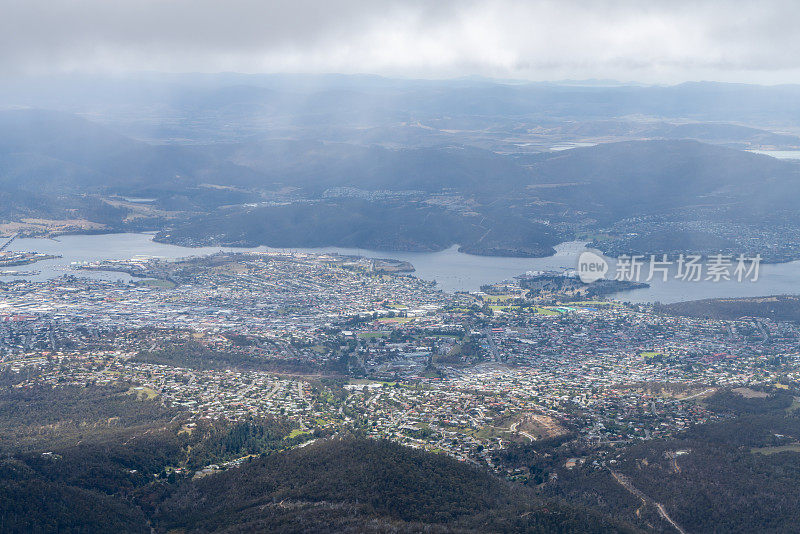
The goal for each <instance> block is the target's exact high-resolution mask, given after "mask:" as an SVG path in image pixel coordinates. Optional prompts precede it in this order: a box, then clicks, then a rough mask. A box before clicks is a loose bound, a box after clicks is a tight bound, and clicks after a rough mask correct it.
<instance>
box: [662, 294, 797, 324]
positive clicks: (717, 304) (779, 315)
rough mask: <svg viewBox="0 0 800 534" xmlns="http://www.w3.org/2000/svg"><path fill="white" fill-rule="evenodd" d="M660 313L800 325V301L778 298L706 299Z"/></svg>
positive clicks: (667, 307) (665, 307)
mask: <svg viewBox="0 0 800 534" xmlns="http://www.w3.org/2000/svg"><path fill="white" fill-rule="evenodd" d="M657 311H658V312H659V313H666V314H671V315H681V316H684V317H701V318H709V319H721V320H727V321H733V320H736V319H740V318H742V317H763V318H766V319H772V320H775V321H793V322H798V321H800V297H798V296H796V295H775V296H771V297H748V298H737V299H706V300H693V301H689V302H676V303H674V304H664V305H659V306H657Z"/></svg>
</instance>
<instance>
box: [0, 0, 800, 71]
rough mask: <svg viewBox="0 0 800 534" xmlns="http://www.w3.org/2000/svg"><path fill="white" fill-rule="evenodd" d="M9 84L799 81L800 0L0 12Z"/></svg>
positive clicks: (164, 3)
mask: <svg viewBox="0 0 800 534" xmlns="http://www.w3.org/2000/svg"><path fill="white" fill-rule="evenodd" d="M0 13H2V17H0V73H2V74H0V75H3V76H21V75H30V74H33V75H38V74H53V73H65V72H87V73H95V72H98V73H99V72H108V73H120V72H122V73H124V72H138V71H163V72H243V73H262V72H263V73H273V72H293V73H301V72H311V73H334V72H337V73H368V74H380V75H385V76H400V77H419V78H452V77H461V76H486V77H492V78H502V79H509V78H513V79H524V80H564V79H573V80H584V79H614V80H620V81H636V82H643V83H679V82H683V81H688V80H717V81H734V82H747V83H764V84H775V83H800V31H798V30H797V28H798V27H800V2H798V1H796V0H760V1H758V2H754V1H750V2H743V1H738V0H726V1H702V0H700V1H694V2H690V1H684V0H667V1H658V2H657V1H648V0H638V1H622V0H618V1H613V0H609V1H605V0H596V1H592V2H590V1H580V0H558V1H540V2H539V1H533V0H529V1H519V0H474V1H473V0H461V1H453V0H429V1H419V0H402V1H400V0H385V1H382V0H341V1H339V0H322V1H312V0H291V1H274V0H216V1H215V0H0Z"/></svg>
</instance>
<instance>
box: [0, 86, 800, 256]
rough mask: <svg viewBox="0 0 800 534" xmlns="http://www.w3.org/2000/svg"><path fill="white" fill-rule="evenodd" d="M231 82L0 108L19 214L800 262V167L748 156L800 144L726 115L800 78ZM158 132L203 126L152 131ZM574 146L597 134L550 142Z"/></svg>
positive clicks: (248, 235) (208, 229) (331, 237)
mask: <svg viewBox="0 0 800 534" xmlns="http://www.w3.org/2000/svg"><path fill="white" fill-rule="evenodd" d="M223 79H224V78H219V77H209V78H204V79H203V82H202V83H198V84H195V85H191V84H185V83H184V82H185V81H186V80H187V79H185V78H182V77H174V78H171V79H169V80H167V81H165V80H164V79H160V81H151V82H149V85H147V84H146V85H147V87H149V90H148V91H139V92H137V91H136V88H137V87H138V88H139V89H141V88H142V86H141V83H144V82H140V85H136V84H133V85H131V86H130V87H128V93H131V94H130V100H129V101H128V103H127V104H124V103H123V102H122V101H121V100H120V99H119V97H117V96H115V95H112V94H110V93H109V94H104V95H98V100H97V102H96V103H95V105H96V106H101V107H103V110H100V109H99V108H98V109H93V110H89V109H88V106H89V105H90V104H89V101H88V100H87V99H86V98H84V97H82V96H81V95H77V94H73V93H74V91H73V93H70V94H73V96H74V99H73V100H70V99H67V98H65V99H62V100H60V102H62V106H61V107H71V108H73V109H72V111H81V113H82V114H83V117H80V116H77V115H75V114H71V113H67V112H65V111H46V110H40V109H13V110H5V111H0V197H2V200H3V202H2V205H0V220H2V221H5V222H10V221H15V220H21V219H24V218H32V217H35V218H44V219H55V220H60V219H86V220H90V221H93V222H98V223H102V224H104V225H105V227H106V228H107V229H110V230H123V231H124V230H145V229H146V230H156V231H160V233H159V236H158V239H159V240H163V241H169V242H174V243H181V244H192V245H201V244H209V243H215V244H235V245H245V244H247V245H257V244H266V245H273V246H298V247H299V246H323V245H340V246H354V247H364V248H373V249H382V250H419V251H427V250H440V249H442V248H445V247H449V246H451V245H453V244H456V243H457V244H460V245H461V246H462V250H465V251H467V252H472V253H477V254H489V255H516V256H540V255H547V254H550V253H552V252H553V248H552V247H553V245H555V244H556V243H558V242H559V241H561V240H565V239H575V238H588V240H593V241H594V244H595V245H596V246H597V247H599V248H601V249H602V250H604V251H606V252H607V253H609V254H612V255H616V254H622V253H627V252H631V253H645V254H647V253H660V252H664V253H670V254H672V253H680V252H701V253H707V254H709V253H714V252H726V253H729V252H730V253H734V252H748V253H750V252H755V251H763V252H764V253H765V254H766V255H767V256H769V259H771V260H773V261H778V260H784V259H791V258H794V257H800V216H798V207H797V206H798V205H800V204H799V203H798V201H800V198H798V197H800V187H798V181H799V180H800V165H798V164H797V163H795V162H792V161H784V160H777V159H775V158H771V157H768V156H762V155H757V154H753V153H750V152H747V151H743V150H739V149H734V148H730V147H738V148H741V147H774V146H779V147H781V148H792V147H796V146H800V138H798V137H796V136H795V135H793V134H792V133H786V132H785V131H781V129H780V128H777V129H776V130H775V131H770V130H767V129H764V128H763V127H756V126H753V125H744V124H738V123H734V122H710V120H711V119H714V120H723V119H726V118H727V119H728V120H730V119H731V118H732V117H733V116H734V115H733V114H734V113H740V116H741V117H745V116H746V115H747V113H745V112H746V110H747V106H748V105H750V104H747V103H748V102H750V100H748V99H751V100H752V99H757V98H758V97H759V96H764V95H767V94H768V95H771V97H772V99H773V100H772V101H771V102H772V103H771V104H770V105H768V106H764V107H762V108H759V109H761V110H765V111H764V113H767V114H769V112H770V110H771V109H772V107H774V106H776V105H778V104H780V105H781V106H783V108H782V109H785V110H788V111H787V113H790V114H791V113H792V111H791V110H792V109H794V108H792V106H793V104H792V102H793V101H792V100H791V98H790V97H791V96H792V95H794V94H795V93H798V91H800V90H799V89H798V88H794V87H773V88H761V87H750V86H729V85H720V84H684V85H682V86H676V87H637V86H587V87H584V86H559V85H553V84H521V85H503V84H497V83H490V82H487V81H481V80H461V81H452V82H441V83H438V82H421V81H420V82H414V81H392V80H386V79H381V78H366V79H359V78H349V77H333V78H330V79H328V78H322V79H317V78H305V77H297V78H281V77H262V78H248V77H234V78H233V79H235V81H236V82H237V83H236V84H232V85H231V84H226V83H223V81H221V80H223ZM120 83H121V82H120ZM78 86H79V84H78V82H73V85H72V86H71V87H73V89H74V88H75V87H78ZM112 86H114V84H112V83H111V82H104V83H102V82H101V83H99V84H98V86H97V87H94V88H92V89H91V90H89V91H88V93H89V94H91V93H92V92H93V91H95V92H96V91H100V90H101V89H102V88H103V87H105V88H106V89H108V88H110V87H112ZM132 93H135V94H132ZM798 94H800V93H798ZM365 95H367V96H365ZM644 95H649V96H648V98H651V99H652V100H647V99H646V98H644ZM0 96H1V95H0ZM84 96H86V95H84ZM6 97H7V98H10V99H13V98H22V97H21V96H19V95H17V96H16V97H15V96H14V95H13V94H11V93H8V94H6ZM37 98H38V99H39V101H42V102H46V101H47V98H46V95H43V94H39V95H38V97H37ZM733 98H744V102H745V104H743V105H741V106H740V107H739V108H738V111H737V110H736V109H734V107H735V106H733V104H732V99H733ZM23 100H24V98H23ZM70 101H71V102H72V104H71V105H69V106H67V105H66V104H63V102H70ZM700 102H703V103H705V104H706V105H708V106H709V107H708V109H707V110H706V112H704V113H700V111H699V109H697V106H698V105H699V104H698V103H700ZM692 106H694V107H692ZM726 106H727V107H726ZM545 108H547V109H548V110H549V112H548V113H547V114H546V116H545V115H544V110H545ZM134 110H135V111H140V112H141V113H140V118H141V120H140V121H138V122H136V121H134V120H133V118H132V115H131V113H134ZM723 110H727V111H725V113H723ZM743 110H744V111H743ZM799 112H800V111H799ZM632 113H637V114H639V115H636V116H632V115H631V114H632ZM715 113H716V114H717V115H719V116H714V114H715ZM726 113H727V115H726ZM701 115H702V116H701ZM723 115H724V117H723ZM90 118H91V119H92V120H89V119H90ZM751 119H752V117H751ZM703 120H705V122H703ZM752 120H754V119H752ZM770 120H775V121H777V120H778V118H777V115H776V116H773V117H772V118H771V119H770ZM135 122H136V123H137V124H138V126H134V123H135ZM100 123H103V124H100ZM145 123H153V124H156V123H157V124H158V125H159V128H169V127H170V126H169V125H176V128H180V129H182V134H181V135H182V136H183V137H180V138H175V137H170V139H169V142H167V141H166V140H165V139H161V140H160V141H155V140H154V137H160V136H159V135H149V134H148V135H145V136H143V137H145V138H149V139H150V140H149V141H145V140H142V139H135V138H134V137H132V136H131V134H133V135H136V133H137V132H138V133H140V134H141V133H143V130H142V128H143V126H142V125H143V124H145ZM759 124H762V123H759ZM215 129H216V131H217V134H213V133H212V131H214V130H215ZM123 132H126V133H123ZM152 133H154V132H151V134H152ZM162 133H163V132H162ZM683 137H685V138H687V139H678V138H683ZM631 139H635V140H631ZM587 140H590V141H591V142H587ZM698 140H703V141H706V142H700V141H698ZM563 142H573V143H578V144H580V143H583V144H588V145H594V146H584V147H578V148H572V149H570V150H562V151H551V150H549V149H548V147H549V146H554V145H556V144H559V143H563ZM595 143H597V144H595ZM725 145H727V146H725ZM130 198H135V199H145V200H146V201H145V202H139V203H135V202H133V203H132V202H130V201H129V200H127V199H130ZM776 236H782V237H779V238H778V239H777V240H776Z"/></svg>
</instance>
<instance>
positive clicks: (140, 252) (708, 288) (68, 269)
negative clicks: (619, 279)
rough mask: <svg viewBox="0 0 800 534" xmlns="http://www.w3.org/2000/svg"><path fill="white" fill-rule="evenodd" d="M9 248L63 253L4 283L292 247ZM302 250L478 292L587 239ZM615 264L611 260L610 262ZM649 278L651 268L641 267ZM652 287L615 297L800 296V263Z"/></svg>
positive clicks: (72, 241) (145, 243)
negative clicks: (397, 264)
mask: <svg viewBox="0 0 800 534" xmlns="http://www.w3.org/2000/svg"><path fill="white" fill-rule="evenodd" d="M10 249H11V250H15V251H26V252H41V253H46V254H51V255H60V256H62V257H61V258H58V259H54V260H45V261H40V262H37V263H34V264H32V265H23V266H17V267H9V268H7V270H17V271H38V272H39V273H40V274H38V275H33V276H24V277H12V276H0V280H2V281H5V282H8V281H11V280H17V279H25V280H33V281H36V280H45V279H50V278H54V277H58V276H61V275H64V274H77V275H80V276H86V277H90V278H95V279H105V280H117V279H122V280H129V279H130V277H129V276H128V275H126V274H123V273H116V272H113V273H111V272H91V271H76V270H75V269H74V268H73V267H74V264H75V262H89V261H97V260H103V259H109V260H123V259H130V258H134V257H145V258H182V257H186V256H199V255H205V254H213V253H215V252H220V251H235V252H242V251H248V250H260V251H264V250H286V249H271V248H267V247H258V248H253V249H243V248H230V247H200V248H186V247H179V246H176V245H165V244H161V243H155V242H153V241H152V235H151V234H101V235H66V236H61V237H59V238H57V239H40V238H37V239H17V240H15V241H14V242H13V243H12V245H11V247H10ZM291 250H294V251H298V252H329V253H333V252H338V253H340V254H349V255H359V256H368V257H373V258H393V259H398V260H405V261H409V262H411V263H412V264H413V265H414V267H415V269H416V272H415V273H414V274H415V276H418V277H420V278H423V279H425V280H435V281H436V282H437V283H438V286H439V287H440V288H441V289H443V290H445V291H450V292H452V291H459V290H460V291H475V290H477V289H478V288H480V286H481V285H483V284H487V283H492V282H500V281H502V280H508V279H511V278H513V277H514V276H517V275H520V274H524V273H525V272H527V271H546V270H557V271H561V270H564V269H574V268H575V267H576V265H577V261H578V256H579V255H580V253H581V252H582V251H584V250H586V248H585V244H584V243H581V242H568V243H562V244H561V245H559V246H558V247H556V251H557V252H556V254H555V255H554V256H550V257H547V258H502V257H488V256H473V255H470V254H464V253H461V252H459V251H458V247H456V246H453V247H450V248H448V249H446V250H443V251H440V252H384V251H372V250H363V249H353V248H340V247H326V248H316V249H307V248H296V249H291ZM609 263H611V264H612V270H613V260H609ZM642 272H643V273H646V272H647V268H646V267H645V268H643V269H642ZM650 284H651V287H649V288H645V289H637V290H634V291H627V292H624V293H619V294H617V295H615V298H618V299H620V300H625V301H629V302H655V301H659V302H664V303H669V302H678V301H682V300H695V299H702V298H719V297H754V296H764V295H775V294H786V293H798V292H800V261H794V262H789V263H781V264H772V265H762V266H761V269H760V273H759V280H758V281H756V282H749V281H744V282H737V281H735V280H731V281H723V282H716V283H715V282H711V281H705V280H704V281H700V282H683V281H678V280H675V279H674V276H673V273H670V275H669V277H668V280H667V281H666V282H662V281H661V280H660V279H655V280H652V281H651V282H650Z"/></svg>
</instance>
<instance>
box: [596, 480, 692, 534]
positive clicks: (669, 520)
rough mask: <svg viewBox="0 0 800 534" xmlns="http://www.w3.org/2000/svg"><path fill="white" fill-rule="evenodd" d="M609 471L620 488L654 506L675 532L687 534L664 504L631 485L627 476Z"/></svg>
mask: <svg viewBox="0 0 800 534" xmlns="http://www.w3.org/2000/svg"><path fill="white" fill-rule="evenodd" d="M609 471H611V475H612V476H613V477H614V479H615V480H616V481H617V482H618V483H619V485H620V486H622V487H623V488H625V489H626V490H628V491H629V492H630V493H632V494H633V495H635V496H637V497H639V499H641V500H642V502H643V503H644V504H652V505H653V506H655V507H656V510H658V515H660V516H661V518H662V519H664V521H666V522H667V523H669V524H670V525H672V526H673V528H675V530H677V531H678V532H679V533H680V534H687V533H686V531H685V530H683V528H681V526H680V525H678V523H676V522H675V521H674V520H673V519H672V518H671V517H670V516H669V514H668V513H667V510H666V508H664V505H663V504H661V503H660V502H656V501H654V500H653V499H651V498H650V497H648V496H647V495H645V494H644V493H642V492H641V491H639V489H638V488H636V486H634V485H633V484H631V481H630V480H628V478H627V477H626V476H625V475H623V474H621V473H617V472H616V471H614V470H613V469H609Z"/></svg>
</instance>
